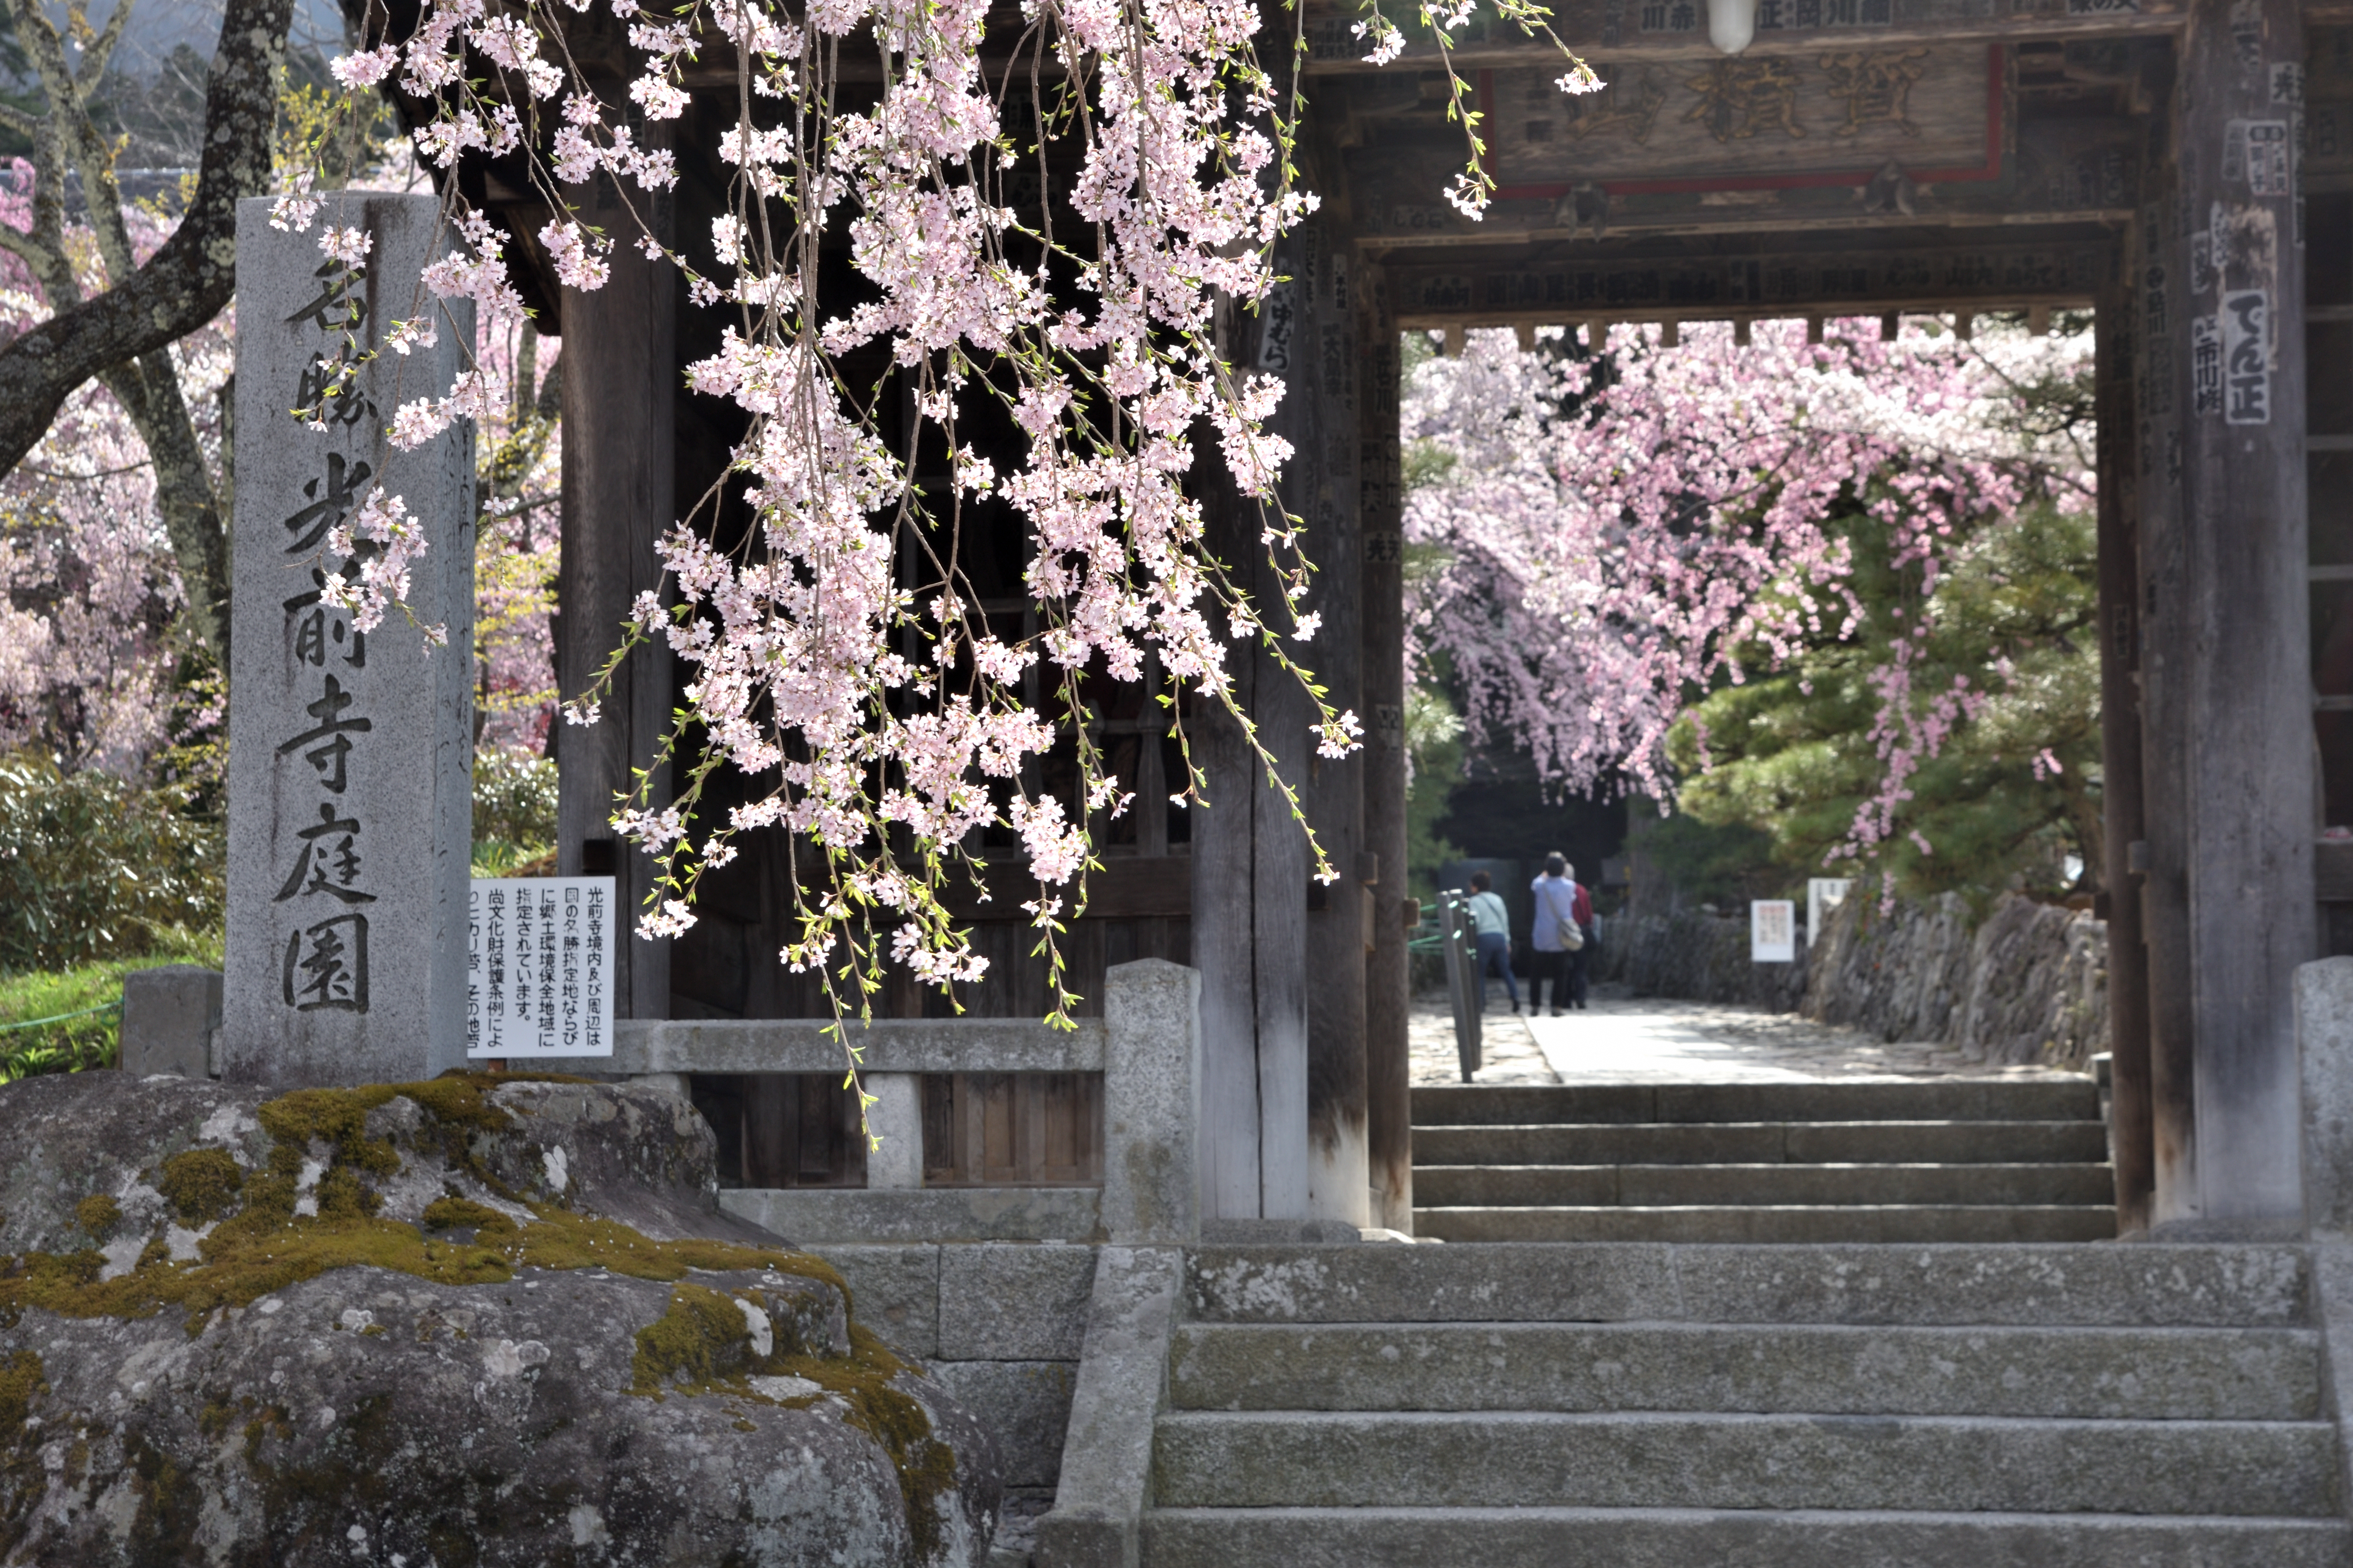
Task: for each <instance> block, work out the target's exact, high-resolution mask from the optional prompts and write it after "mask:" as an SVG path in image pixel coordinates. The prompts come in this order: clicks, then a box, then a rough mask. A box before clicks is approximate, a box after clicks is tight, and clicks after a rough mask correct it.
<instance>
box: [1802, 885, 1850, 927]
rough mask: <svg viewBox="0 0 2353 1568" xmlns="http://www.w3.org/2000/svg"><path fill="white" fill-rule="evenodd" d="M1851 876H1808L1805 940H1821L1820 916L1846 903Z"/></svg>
mask: <svg viewBox="0 0 2353 1568" xmlns="http://www.w3.org/2000/svg"><path fill="white" fill-rule="evenodd" d="M1853 885H1854V879H1853V878H1852V877H1851V876H1810V877H1808V878H1807V879H1806V940H1808V941H1809V942H1819V941H1820V940H1821V939H1822V916H1825V915H1828V914H1829V913H1830V912H1831V910H1833V909H1835V908H1837V907H1838V906H1840V905H1841V904H1843V903H1845V902H1846V890H1847V889H1848V888H1850V887H1852V886H1853Z"/></svg>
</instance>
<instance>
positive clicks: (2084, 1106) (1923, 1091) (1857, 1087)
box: [1413, 1077, 2100, 1131]
mask: <svg viewBox="0 0 2353 1568" xmlns="http://www.w3.org/2000/svg"><path fill="white" fill-rule="evenodd" d="M2099 1114H2100V1105H2099V1092H2098V1090H2097V1089H2095V1088H2094V1086H2093V1084H2092V1080H2091V1079H2090V1078H2089V1077H2064V1078H2055V1077H2054V1078H1935V1079H1905V1080H1885V1079H1880V1080H1873V1081H1871V1082H1868V1083H1851V1082H1844V1083H1842V1082H1830V1081H1826V1082H1822V1083H1801V1084H1569V1085H1557V1084H1445V1085H1432V1086H1426V1087H1420V1088H1417V1089H1415V1090H1414V1091H1413V1125H1414V1127H1415V1128H1416V1130H1417V1131H1419V1129H1420V1128H1426V1127H1465V1126H1472V1127H1475V1126H1506V1127H1527V1126H1533V1125H1535V1124H1538V1123H1543V1122H1620V1123H1624V1122H1759V1121H2096V1120H2098V1118H2099Z"/></svg>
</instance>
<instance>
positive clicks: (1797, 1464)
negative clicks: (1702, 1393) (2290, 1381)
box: [1153, 1411, 2338, 1561]
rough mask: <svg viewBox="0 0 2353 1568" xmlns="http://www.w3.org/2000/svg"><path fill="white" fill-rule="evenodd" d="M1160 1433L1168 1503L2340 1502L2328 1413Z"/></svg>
mask: <svg viewBox="0 0 2353 1568" xmlns="http://www.w3.org/2000/svg"><path fill="white" fill-rule="evenodd" d="M1153 1493H1154V1497H1153V1500H1154V1503H1155V1506H1157V1507H1162V1508H1374V1507H1390V1508H1398V1507H1402V1508H1413V1507H1423V1508H1516V1507H1525V1506H1542V1507H1554V1508H1558V1507H1573V1508H1702V1509H1873V1508H1883V1507H1885V1506H1886V1505H1887V1504H1888V1503H1890V1502H1892V1501H1897V1500H1901V1501H1902V1502H1903V1503H1904V1504H1905V1506H1907V1507H1909V1508H1915V1509H1920V1510H1930V1511H1936V1512H1958V1511H1971V1510H1981V1511H1990V1512H2004V1513H2079V1512H2091V1511H2094V1510H2097V1511H2102V1512H2111V1513H2140V1514H2225V1515H2229V1514H2235V1515H2242V1516H2275V1517H2282V1518H2326V1517H2330V1516H2333V1515H2335V1514H2336V1513H2337V1508H2338V1500H2337V1494H2338V1487H2337V1433H2336V1428H2335V1427H2333V1426H2331V1425H2324V1424H2321V1423H2317V1422H2311V1423H2305V1422H2295V1423H2289V1422H2241V1421H2232V1422H2208V1421H2053V1420H2007V1419H1993V1418H1989V1417H1982V1416H1965V1417H1953V1416H1927V1417H1924V1416H1884V1415H1869V1416H1856V1415H1820V1414H1816V1415H1746V1414H1705V1415H1699V1414H1583V1415H1579V1414H1516V1413H1498V1412H1482V1413H1478V1414H1423V1413H1411V1412H1406V1413H1400V1412H1383V1413H1379V1414H1356V1413H1341V1414H1329V1413H1322V1412H1299V1411H1283V1412H1263V1413H1261V1412H1231V1411H1216V1412H1211V1411H1189V1412H1177V1413H1175V1414H1165V1415H1163V1416H1161V1417H1160V1419H1159V1420H1158V1422H1157V1423H1156V1424H1155V1443H1154V1450H1153ZM1802 1560H1803V1559H1799V1561H1802Z"/></svg>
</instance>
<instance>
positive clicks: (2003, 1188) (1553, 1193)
mask: <svg viewBox="0 0 2353 1568" xmlns="http://www.w3.org/2000/svg"><path fill="white" fill-rule="evenodd" d="M1413 1197H1414V1202H1416V1203H1419V1204H1424V1205H1427V1206H1428V1207H1430V1208H1432V1209H1460V1208H1497V1209H1501V1208H1532V1207H1554V1206H1571V1207H1578V1206H1593V1205H1607V1204H1642V1205H1649V1206H1652V1207H1689V1206H1693V1205H1703V1206H1715V1205H1725V1204H1778V1205H1782V1206H1785V1207H1786V1206H1791V1205H1797V1206H1808V1205H1819V1204H1836V1203H1852V1204H1875V1205H1885V1204H1891V1203H1902V1204H1907V1205H1913V1204H1925V1205H1947V1204H1978V1205H1983V1204H1988V1203H2003V1204H2012V1203H2022V1204H2054V1203H2055V1204H2070V1205H2077V1206H2081V1205H2085V1204H2089V1205H2093V1206H2097V1205H2099V1204H2102V1203H2111V1202H2115V1198H2116V1177H2115V1173H2114V1172H2113V1171H2111V1170H2110V1169H2109V1168H2108V1167H2107V1166H2105V1165H1433V1166H1417V1167H1415V1169H1414V1173H1413Z"/></svg>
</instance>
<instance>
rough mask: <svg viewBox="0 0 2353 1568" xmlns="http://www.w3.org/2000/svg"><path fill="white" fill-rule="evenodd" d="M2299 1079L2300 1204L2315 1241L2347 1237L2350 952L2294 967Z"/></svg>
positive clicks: (2352, 1143) (2352, 1172) (2351, 1226)
mask: <svg viewBox="0 0 2353 1568" xmlns="http://www.w3.org/2000/svg"><path fill="white" fill-rule="evenodd" d="M2295 1036H2296V1042H2295V1043H2296V1055H2297V1058H2298V1060H2299V1062H2300V1064H2301V1066H2302V1076H2303V1081H2304V1143H2303V1148H2304V1212H2305V1220H2306V1226H2307V1227H2308V1228H2309V1230H2310V1231H2311V1233H2312V1235H2313V1238H2314V1239H2315V1240H2316V1241H2327V1242H2330V1243H2333V1244H2335V1245H2340V1246H2341V1245H2353V959H2320V960H2319V961H2318V962H2316V963H2309V964H2306V965H2305V966H2304V967H2303V968H2301V969H2297V970H2296V971H2295Z"/></svg>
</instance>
